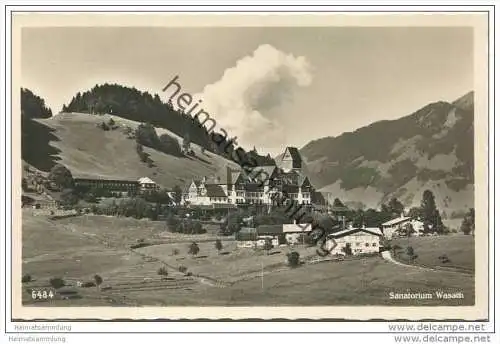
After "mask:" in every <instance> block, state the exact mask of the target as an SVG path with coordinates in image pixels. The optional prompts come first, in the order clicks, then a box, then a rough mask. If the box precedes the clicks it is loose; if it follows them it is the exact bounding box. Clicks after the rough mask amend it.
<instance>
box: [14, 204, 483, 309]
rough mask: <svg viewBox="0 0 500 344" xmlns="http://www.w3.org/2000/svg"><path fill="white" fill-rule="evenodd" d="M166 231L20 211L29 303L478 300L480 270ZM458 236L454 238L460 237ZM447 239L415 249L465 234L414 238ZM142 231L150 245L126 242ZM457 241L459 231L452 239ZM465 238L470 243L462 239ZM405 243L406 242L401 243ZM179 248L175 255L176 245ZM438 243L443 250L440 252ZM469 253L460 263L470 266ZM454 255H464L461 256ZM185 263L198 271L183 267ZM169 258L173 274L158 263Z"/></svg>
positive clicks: (158, 225)
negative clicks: (40, 296)
mask: <svg viewBox="0 0 500 344" xmlns="http://www.w3.org/2000/svg"><path fill="white" fill-rule="evenodd" d="M213 232H214V231H212V230H211V231H209V232H208V233H206V234H201V235H183V234H179V233H170V232H168V231H167V228H166V226H165V224H164V223H163V222H152V221H148V220H135V219H131V218H114V217H107V216H93V215H84V216H80V217H72V218H66V219H60V220H50V219H48V218H46V217H42V216H32V214H31V212H30V210H24V211H23V252H22V259H23V266H22V273H23V274H29V275H31V277H32V279H33V281H31V282H27V283H23V285H22V288H23V291H24V292H23V303H24V304H25V305H36V306H106V305H108V306H109V305H116V306H147V305H152V306H168V305H173V306H182V305H189V306H287V305H288V306H314V305H325V306H328V305H401V306H408V305H449V306H453V305H472V304H473V303H474V276H473V275H471V274H465V273H461V272H456V271H425V270H420V269H414V268H409V267H404V266H396V265H394V264H392V263H389V262H387V261H384V260H383V259H382V258H380V257H378V256H375V257H366V258H361V259H353V260H345V261H329V262H321V263H316V264H303V265H301V266H299V267H297V268H290V267H288V266H287V264H286V253H287V252H288V251H289V250H290V249H289V248H288V247H276V248H273V249H272V250H271V251H270V252H269V254H267V253H266V252H265V251H263V250H254V249H246V248H237V247H236V243H235V241H233V240H231V239H230V238H229V239H228V238H223V239H225V240H223V241H222V243H223V248H222V250H221V251H220V252H218V251H217V250H216V248H215V239H216V236H215V235H214V234H212V233H213ZM457 238H458V237H457ZM415 239H426V240H432V239H434V240H443V241H441V242H440V243H439V245H438V244H436V245H435V246H433V245H431V243H432V242H431V243H425V242H422V244H421V246H419V245H418V244H417V241H415V242H414V243H412V244H413V246H414V249H415V252H416V253H417V254H419V257H422V260H423V261H424V262H426V263H428V261H425V259H426V258H425V257H427V256H428V257H429V258H428V259H429V260H431V259H433V258H432V257H433V255H434V253H432V252H429V253H426V252H427V251H426V250H425V248H426V247H436V250H438V249H439V250H440V251H439V252H441V251H443V250H447V249H448V248H451V250H450V253H448V256H449V257H450V259H451V260H452V262H453V261H456V262H460V260H459V258H458V257H459V256H455V255H454V253H453V252H455V246H456V245H458V244H457V243H458V242H462V241H461V240H465V239H454V237H453V236H449V237H442V238H441V237H433V238H415ZM141 240H143V241H144V242H146V243H150V244H152V245H151V246H145V247H141V248H137V249H131V248H130V246H132V245H134V244H137V243H138V242H139V241H141ZM193 240H195V241H196V242H197V243H198V245H199V247H200V252H199V253H198V255H197V256H195V257H193V256H191V255H189V254H188V245H189V244H190V243H191V242H192V241H193ZM454 240H457V241H456V242H455V241H454ZM463 245H464V247H465V246H466V245H467V244H466V241H463ZM401 246H403V245H401ZM176 249H177V250H178V252H176V254H174V250H176ZM297 250H298V251H299V252H300V255H301V260H303V261H304V260H308V258H309V257H313V256H315V253H314V252H315V248H307V247H298V248H297ZM435 252H438V251H435ZM467 257H470V255H469V256H467V255H466V254H464V255H463V262H462V263H461V264H462V265H464V266H467V264H469V265H471V266H472V265H473V264H471V263H470V262H467V261H466V260H467ZM457 264H458V263H457ZM180 265H183V266H185V267H186V268H187V269H188V271H189V272H190V273H192V276H189V275H186V274H184V273H181V272H179V271H178V269H177V268H178V267H179V266H180ZM162 266H166V267H167V271H168V276H163V277H162V276H160V275H158V273H157V271H158V269H159V268H160V267H162ZM94 274H99V275H100V276H101V277H102V278H103V283H102V285H101V290H99V289H98V288H97V287H89V288H80V287H76V286H75V285H76V282H77V281H83V282H85V281H91V280H92V279H93V276H94ZM53 277H61V278H63V279H64V280H65V281H66V282H67V286H64V287H62V288H61V289H60V290H58V291H57V293H56V294H57V296H56V297H55V298H54V299H51V300H33V299H32V298H31V290H32V289H33V288H34V289H35V290H36V288H48V287H50V284H49V279H50V278H53ZM408 289H410V290H412V291H430V292H433V291H435V290H445V291H448V290H449V291H462V292H463V293H464V295H465V299H454V300H437V299H433V300H391V299H390V298H389V297H388V295H389V293H390V292H391V291H393V292H404V291H405V290H408Z"/></svg>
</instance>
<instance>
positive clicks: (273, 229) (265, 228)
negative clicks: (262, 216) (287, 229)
mask: <svg viewBox="0 0 500 344" xmlns="http://www.w3.org/2000/svg"><path fill="white" fill-rule="evenodd" d="M266 240H271V243H272V244H273V246H274V247H276V246H279V244H280V243H284V242H285V235H284V233H283V225H261V226H258V227H257V247H263V246H264V244H265V243H266Z"/></svg>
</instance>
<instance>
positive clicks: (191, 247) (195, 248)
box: [188, 241, 200, 256]
mask: <svg viewBox="0 0 500 344" xmlns="http://www.w3.org/2000/svg"><path fill="white" fill-rule="evenodd" d="M199 252H200V247H199V246H198V244H197V243H195V242H194V241H193V243H192V244H191V245H189V251H188V253H189V254H191V255H193V256H196V255H197V254H198V253H199Z"/></svg>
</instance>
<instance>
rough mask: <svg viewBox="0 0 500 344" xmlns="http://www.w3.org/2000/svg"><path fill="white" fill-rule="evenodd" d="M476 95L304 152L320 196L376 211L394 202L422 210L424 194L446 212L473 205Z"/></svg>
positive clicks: (320, 143) (315, 145)
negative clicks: (394, 199)
mask: <svg viewBox="0 0 500 344" xmlns="http://www.w3.org/2000/svg"><path fill="white" fill-rule="evenodd" d="M473 99H474V95H473V93H472V92H470V93H468V94H466V95H465V96H463V97H461V98H460V99H457V100H456V101H454V102H453V103H447V102H442V101H441V102H436V103H432V104H429V105H427V106H425V107H423V108H422V109H420V110H418V111H417V112H415V113H413V114H411V115H409V116H406V117H403V118H400V119H397V120H392V121H380V122H376V123H373V124H371V125H368V126H366V127H363V128H360V129H358V130H356V131H354V132H350V133H344V134H342V135H340V136H337V137H326V138H322V139H319V140H315V141H311V142H310V143H308V144H307V145H306V146H304V147H303V148H302V149H301V154H302V156H303V157H304V158H305V160H306V172H307V174H308V175H309V176H310V179H311V181H312V182H313V183H314V185H315V186H316V187H317V188H321V191H324V192H330V193H332V197H340V198H341V199H343V200H345V201H348V202H362V203H364V204H365V205H366V206H370V207H376V206H378V205H379V204H380V203H381V202H384V201H386V200H387V199H388V198H389V197H398V198H399V199H400V200H401V201H402V202H403V203H405V205H407V206H412V205H417V204H419V202H420V199H421V196H422V192H423V191H424V190H425V189H431V190H433V191H434V194H435V196H436V201H437V202H438V205H439V206H441V207H442V208H446V209H447V211H448V210H449V211H457V210H462V209H465V208H467V207H471V206H473V201H474V198H473V195H474V191H473V184H474V127H473V119H474V100H473Z"/></svg>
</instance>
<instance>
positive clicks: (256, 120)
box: [194, 44, 312, 148]
mask: <svg viewBox="0 0 500 344" xmlns="http://www.w3.org/2000/svg"><path fill="white" fill-rule="evenodd" d="M311 81H312V75H311V68H310V65H309V63H308V61H307V60H306V58H305V57H303V56H300V57H295V56H293V55H291V54H286V53H284V52H282V51H280V50H278V49H276V48H275V47H273V46H271V45H268V44H265V45H261V46H259V47H258V48H257V49H256V50H255V51H254V52H253V53H252V54H251V55H249V56H245V57H243V58H242V59H240V60H239V61H238V62H237V63H236V65H235V66H234V67H231V68H228V69H226V70H225V71H224V74H223V76H222V78H221V79H220V80H218V81H216V82H215V83H213V84H210V85H207V86H206V87H205V88H204V89H203V91H202V92H201V93H200V94H197V95H195V97H194V98H198V99H202V100H203V105H202V106H203V108H204V109H205V110H206V111H208V112H209V113H210V115H211V116H212V117H213V118H215V119H216V121H217V124H218V125H217V127H218V128H224V130H226V132H227V133H228V136H230V137H234V136H236V137H238V141H237V142H238V144H239V145H240V146H242V147H244V148H251V147H253V146H254V145H255V146H258V147H266V146H267V147H271V146H273V144H270V143H271V142H276V141H277V143H278V144H280V143H281V144H283V143H284V141H283V140H284V127H283V124H282V123H280V122H279V121H278V120H276V119H273V118H272V117H271V116H270V111H271V110H273V109H277V108H278V107H279V106H280V105H282V104H284V103H285V102H289V101H292V100H293V96H294V94H295V93H296V91H297V90H298V89H299V88H300V87H306V86H308V85H309V84H310V83H311Z"/></svg>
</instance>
